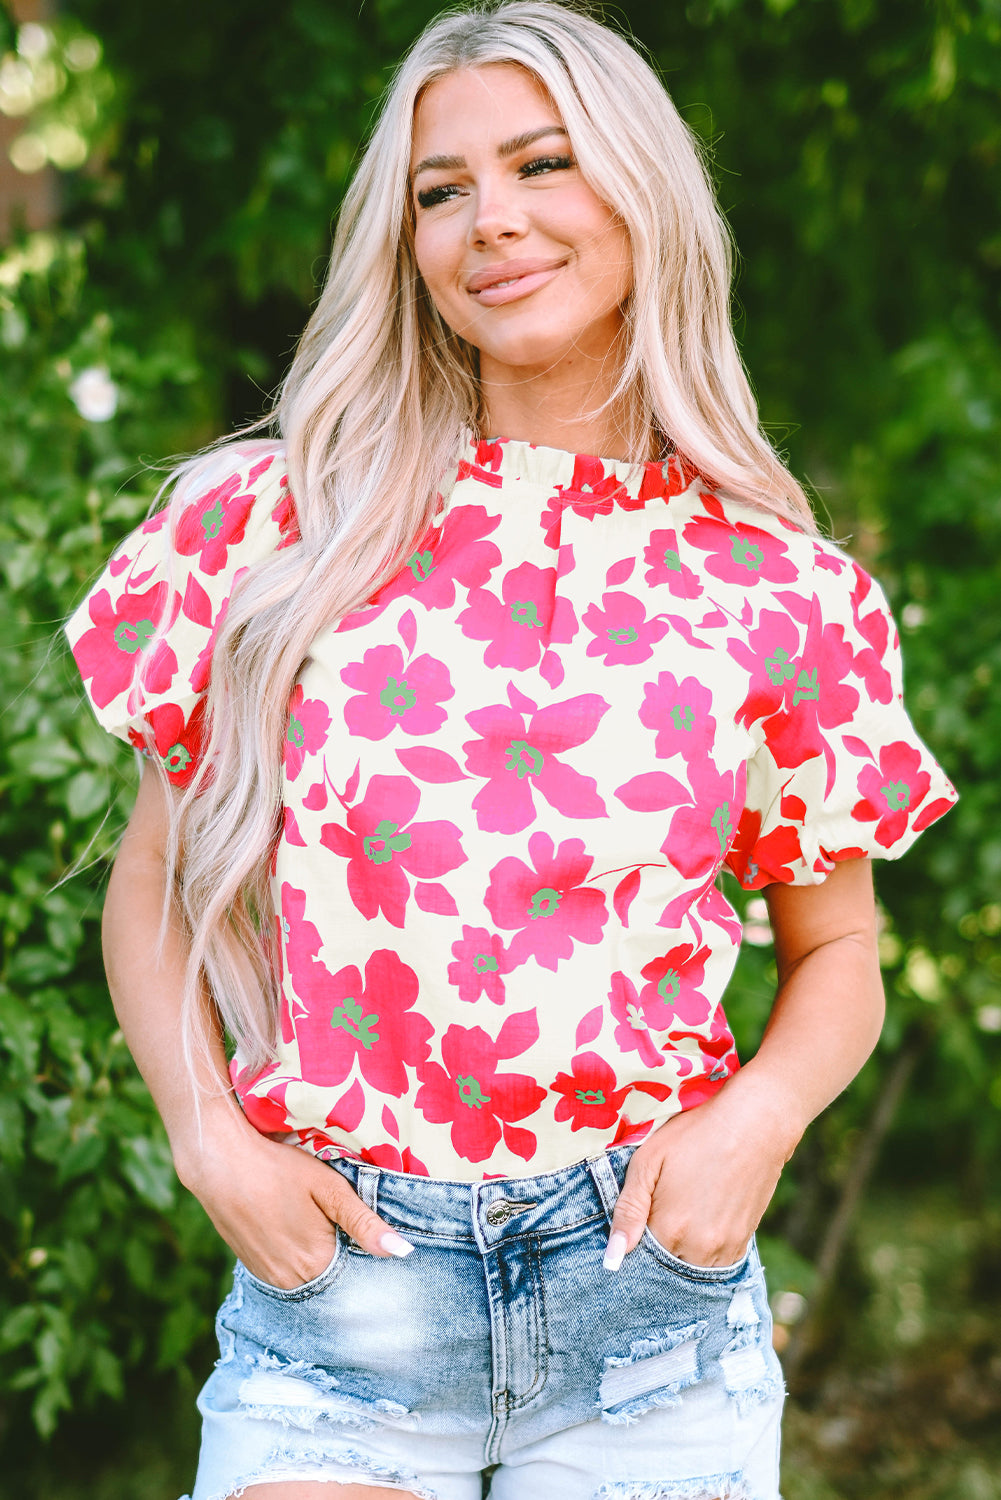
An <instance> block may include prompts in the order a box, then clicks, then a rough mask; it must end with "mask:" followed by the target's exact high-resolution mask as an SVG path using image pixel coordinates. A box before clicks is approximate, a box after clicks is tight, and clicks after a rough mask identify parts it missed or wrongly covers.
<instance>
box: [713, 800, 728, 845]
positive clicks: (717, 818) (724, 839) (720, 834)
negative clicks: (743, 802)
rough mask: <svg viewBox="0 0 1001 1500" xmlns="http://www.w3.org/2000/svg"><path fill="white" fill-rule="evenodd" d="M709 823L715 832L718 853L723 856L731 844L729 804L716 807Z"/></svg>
mask: <svg viewBox="0 0 1001 1500" xmlns="http://www.w3.org/2000/svg"><path fill="white" fill-rule="evenodd" d="M710 822H711V823H712V826H713V827H714V828H715V830H716V837H717V838H718V839H719V852H720V853H721V854H725V853H726V851H727V849H729V847H730V844H731V843H732V842H733V824H732V823H731V822H730V804H729V802H724V803H723V804H722V806H720V807H717V809H716V811H715V812H714V813H713V815H712V818H711V819H710Z"/></svg>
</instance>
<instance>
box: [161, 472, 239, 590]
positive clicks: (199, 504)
mask: <svg viewBox="0 0 1001 1500" xmlns="http://www.w3.org/2000/svg"><path fill="white" fill-rule="evenodd" d="M239 490H240V475H239V474H231V475H230V477H229V478H228V479H226V480H224V481H223V483H222V484H220V485H217V486H216V487H215V489H212V490H209V491H208V493H207V494H205V495H202V496H200V497H199V499H197V500H194V501H192V503H191V504H190V505H187V506H185V508H184V510H183V511H182V513H181V518H180V520H179V521H178V523H177V530H176V533H175V537H174V546H175V548H176V550H177V551H178V552H179V553H180V554H181V556H182V557H194V556H196V555H197V557H198V566H199V568H200V570H201V571H202V572H203V573H208V574H215V573H220V572H222V570H223V568H224V567H225V566H226V558H227V555H228V551H229V548H230V547H231V546H233V545H234V544H235V543H236V542H242V541H243V535H244V532H245V531H246V528H247V519H248V517H249V516H250V512H251V510H252V509H253V506H254V495H253V491H251V490H247V491H244V493H243V494H242V495H241V494H240V493H239Z"/></svg>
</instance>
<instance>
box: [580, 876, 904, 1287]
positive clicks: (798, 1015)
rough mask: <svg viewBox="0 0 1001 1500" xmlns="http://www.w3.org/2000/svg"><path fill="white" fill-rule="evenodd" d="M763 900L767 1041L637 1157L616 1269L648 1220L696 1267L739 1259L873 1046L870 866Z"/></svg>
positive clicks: (612, 1243)
mask: <svg viewBox="0 0 1001 1500" xmlns="http://www.w3.org/2000/svg"><path fill="white" fill-rule="evenodd" d="M765 898H766V900H767V902H768V907H769V911H770V913H771V918H772V926H773V929H774V933H775V956H776V960H777V964H778V973H779V988H778V993H777V995H776V998H775V1004H774V1006H773V1008H772V1013H771V1017H770V1019H769V1022H768V1026H767V1028H766V1030H765V1034H764V1037H763V1038H762V1042H761V1046H760V1047H759V1048H758V1051H757V1053H756V1054H755V1056H754V1057H752V1058H751V1059H750V1060H749V1061H748V1062H747V1063H745V1065H744V1066H743V1067H742V1068H741V1069H740V1070H739V1071H738V1072H737V1073H735V1074H734V1075H733V1077H732V1078H730V1079H729V1080H728V1081H727V1083H726V1084H724V1086H723V1087H722V1088H721V1089H720V1090H719V1092H718V1093H717V1094H715V1095H714V1096H713V1098H711V1099H709V1100H707V1101H706V1103H705V1104H701V1105H699V1106H698V1107H697V1108H694V1109H690V1110H686V1111H685V1112H684V1113H683V1114H679V1115H675V1116H674V1117H673V1118H672V1119H670V1120H668V1121H667V1122H666V1124H665V1125H663V1126H662V1127H661V1128H660V1129H659V1130H658V1131H656V1133H655V1134H654V1135H652V1136H651V1137H650V1138H649V1140H646V1141H644V1142H643V1144H642V1145H641V1146H639V1147H638V1148H637V1150H636V1151H635V1152H634V1153H633V1157H632V1159H631V1161H630V1163H629V1170H628V1173H627V1175H626V1181H625V1185H624V1186H623V1189H622V1193H621V1195H620V1197H619V1201H618V1204H617V1206H616V1209H615V1216H614V1220H613V1224H612V1237H611V1238H610V1239H609V1253H608V1256H607V1257H606V1262H605V1263H606V1265H607V1266H608V1268H609V1269H610V1270H615V1269H617V1268H618V1265H620V1264H621V1261H622V1257H623V1255H625V1254H626V1253H627V1252H628V1251H629V1250H632V1249H634V1248H635V1246H636V1245H637V1244H638V1243H639V1240H640V1236H641V1235H642V1233H643V1228H644V1225H645V1224H646V1223H647V1222H649V1224H650V1228H651V1230H652V1231H653V1233H654V1234H655V1236H656V1238H657V1239H658V1240H659V1241H660V1243H661V1244H662V1245H664V1246H665V1247H666V1248H667V1249H668V1250H670V1251H672V1252H673V1253H674V1254H675V1255H678V1256H679V1257H680V1258H681V1259H682V1260H686V1261H689V1262H690V1263H691V1264H693V1265H730V1264H732V1263H733V1262H734V1261H737V1260H739V1259H740V1257H741V1256H742V1255H743V1253H744V1251H745V1249H746V1247H747V1242H748V1240H749V1239H750V1237H751V1235H752V1233H753V1232H754V1230H755V1229H756V1228H757V1226H758V1223H759V1221H760V1219H761V1216H762V1214H763V1213H764V1211H765V1209H766V1208H767V1207H768V1204H769V1202H770V1200H771V1197H772V1194H773V1193H774V1191H775V1185H776V1183H777V1182H778V1180H779V1176H780V1174H781V1172H782V1168H783V1167H784V1166H785V1164H786V1162H787V1161H788V1160H789V1158H790V1156H792V1154H793V1151H794V1150H795V1149H796V1146H797V1144H798V1142H799V1139H800V1137H801V1136H802V1134H803V1132H804V1130H805V1129H806V1127H807V1125H808V1124H809V1123H810V1121H811V1120H812V1119H813V1118H814V1117H815V1116H816V1115H818V1114H819V1113H820V1111H821V1110H822V1109H824V1108H825V1107H826V1106H827V1105H828V1104H830V1102H831V1100H832V1099H835V1098H836V1097H837V1095H838V1094H840V1093H841V1091H842V1089H843V1088H845V1086H846V1085H847V1084H848V1083H850V1082H851V1080H852V1079H853V1078H854V1077H855V1074H856V1073H857V1072H858V1070H859V1069H860V1068H861V1066H862V1064H863V1063H864V1062H865V1060H866V1058H867V1057H868V1056H869V1054H870V1052H871V1051H872V1049H873V1047H874V1046H875V1045H876V1040H877V1038H878V1036H879V1031H880V1027H881V1025H882V1021H883V1009H884V1001H883V984H882V980H881V977H880V971H879V957H878V952H877V945H876V911H875V903H874V900H873V893H872V871H871V868H870V865H869V861H868V860H865V859H855V860H846V861H844V862H843V863H841V864H838V865H836V866H835V868H834V870H833V871H832V873H831V874H830V875H829V876H828V878H827V880H825V881H824V883H823V884H822V885H817V886H789V885H771V886H768V887H767V889H766V891H765Z"/></svg>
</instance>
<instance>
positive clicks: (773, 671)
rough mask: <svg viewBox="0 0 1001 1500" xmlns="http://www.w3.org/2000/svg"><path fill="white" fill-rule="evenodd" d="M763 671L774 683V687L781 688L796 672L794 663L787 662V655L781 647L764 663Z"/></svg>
mask: <svg viewBox="0 0 1001 1500" xmlns="http://www.w3.org/2000/svg"><path fill="white" fill-rule="evenodd" d="M765 671H766V672H767V673H768V676H769V677H770V678H771V680H772V682H774V684H775V686H776V687H781V686H782V684H783V682H787V681H788V679H789V678H790V677H792V676H793V674H794V673H795V671H796V663H795V662H794V661H790V660H789V653H788V651H785V650H784V649H783V648H782V647H781V646H780V647H779V648H778V650H777V651H776V653H775V655H774V656H770V657H769V658H768V660H767V661H766V662H765Z"/></svg>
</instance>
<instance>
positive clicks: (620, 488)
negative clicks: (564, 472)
mask: <svg viewBox="0 0 1001 1500" xmlns="http://www.w3.org/2000/svg"><path fill="white" fill-rule="evenodd" d="M617 500H619V501H623V502H625V508H626V509H628V510H639V509H640V508H641V507H642V505H643V503H644V502H643V501H642V500H639V499H637V500H634V499H633V498H632V496H631V495H630V494H629V492H628V491H627V489H626V487H625V485H624V484H623V483H622V481H621V479H616V477H615V475H614V474H606V473H605V466H604V464H603V463H602V462H601V460H600V459H599V458H591V457H588V456H586V455H580V454H578V455H577V457H576V458H575V459H574V466H573V474H572V476H571V478H570V483H569V484H568V485H562V484H558V485H557V486H556V494H555V495H552V496H551V497H550V499H549V502H548V504H547V507H546V509H545V510H544V511H543V512H542V516H541V518H540V525H541V526H542V528H543V530H544V531H545V533H546V546H547V547H554V548H555V547H558V546H559V544H560V528H561V525H562V521H563V512H564V511H565V510H572V511H573V512H574V514H575V515H578V516H582V517H583V518H584V519H585V520H587V521H593V520H594V518H595V516H607V515H610V514H611V512H612V510H613V509H614V508H615V503H616V501H617Z"/></svg>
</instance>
